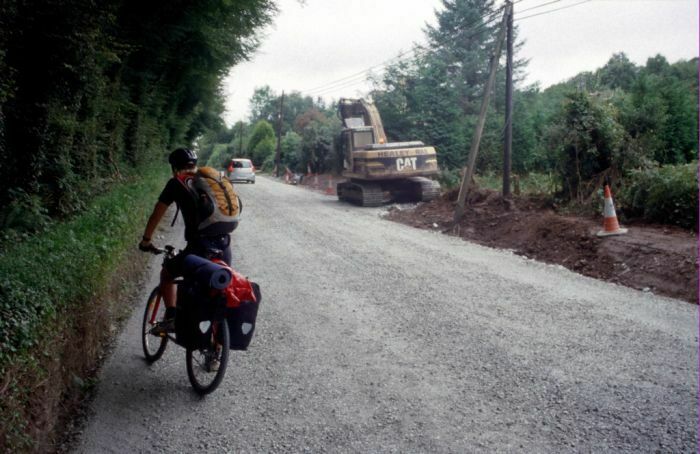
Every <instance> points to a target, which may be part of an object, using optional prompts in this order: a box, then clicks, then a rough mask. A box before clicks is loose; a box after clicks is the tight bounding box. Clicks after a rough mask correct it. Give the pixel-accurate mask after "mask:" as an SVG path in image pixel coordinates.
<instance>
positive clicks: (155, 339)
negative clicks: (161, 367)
mask: <svg viewBox="0 0 700 454" xmlns="http://www.w3.org/2000/svg"><path fill="white" fill-rule="evenodd" d="M159 293H160V287H156V288H154V289H153V291H152V292H151V295H150V296H149V297H148V301H146V309H145V310H144V313H143V322H142V323H141V346H142V347H143V355H144V356H145V357H146V361H148V362H149V363H153V362H155V361H158V360H159V359H160V357H161V356H163V352H165V348H166V347H167V346H168V338H167V337H160V336H155V335H153V334H151V329H153V325H152V324H151V323H150V320H151V316H152V314H153V312H152V311H153V309H154V305H155V302H156V299H157V297H158V294H159ZM158 309H159V312H160V309H163V313H165V302H164V301H162V299H161V302H160V305H159V307H158ZM162 318H163V317H162V316H161V317H157V320H158V321H160V319H162ZM151 342H152V343H153V344H152V345H151Z"/></svg>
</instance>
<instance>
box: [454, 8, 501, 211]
mask: <svg viewBox="0 0 700 454" xmlns="http://www.w3.org/2000/svg"><path fill="white" fill-rule="evenodd" d="M511 9H512V5H511V4H508V5H507V6H506V9H505V13H504V14H503V21H502V22H501V29H500V31H499V32H498V38H497V39H496V49H495V50H494V53H493V55H491V63H490V66H491V68H490V70H489V78H488V82H486V85H484V98H483V99H482V101H481V112H480V113H479V121H478V122H477V124H476V128H475V130H474V136H473V138H472V145H471V149H470V150H469V160H468V161H467V166H466V167H465V168H464V169H463V175H462V184H461V185H460V186H459V196H458V197H457V206H456V207H455V215H454V221H455V222H457V221H459V220H460V219H462V215H463V214H464V201H465V200H466V199H467V192H468V191H469V185H470V184H471V180H472V176H473V175H474V165H475V164H476V155H477V154H478V152H479V142H481V134H482V133H483V132H484V123H485V122H486V109H487V107H488V105H489V96H490V95H491V90H492V89H493V81H494V79H495V78H496V68H497V67H498V59H499V58H501V47H502V46H503V38H504V37H505V34H506V21H507V19H508V14H509V13H510V11H511Z"/></svg>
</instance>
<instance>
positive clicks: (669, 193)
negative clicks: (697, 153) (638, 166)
mask: <svg viewBox="0 0 700 454" xmlns="http://www.w3.org/2000/svg"><path fill="white" fill-rule="evenodd" d="M616 203H617V204H619V206H620V211H621V212H622V213H623V214H624V215H625V216H626V217H628V218H641V219H644V220H646V221H650V222H659V223H662V224H673V225H678V226H681V227H685V228H689V229H697V225H698V163H697V161H695V162H692V163H690V164H682V165H666V166H663V167H654V168H650V169H646V170H639V171H635V172H633V173H632V174H631V175H630V176H629V177H627V178H625V180H624V182H623V184H622V185H621V188H620V189H619V190H618V194H616Z"/></svg>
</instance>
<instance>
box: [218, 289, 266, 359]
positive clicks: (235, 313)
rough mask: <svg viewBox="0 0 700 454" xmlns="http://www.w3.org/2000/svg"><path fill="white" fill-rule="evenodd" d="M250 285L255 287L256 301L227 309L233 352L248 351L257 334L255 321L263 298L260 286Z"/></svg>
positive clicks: (244, 302) (242, 302)
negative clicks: (254, 335) (255, 333)
mask: <svg viewBox="0 0 700 454" xmlns="http://www.w3.org/2000/svg"><path fill="white" fill-rule="evenodd" d="M250 285H251V286H252V287H253V294H254V295H255V301H251V300H244V301H241V304H240V305H239V306H238V307H234V308H231V307H228V308H226V321H227V322H228V331H229V336H230V338H231V350H247V349H248V345H249V344H250V341H251V339H252V338H253V333H254V332H255V320H256V318H257V316H258V307H259V306H260V301H261V299H262V297H261V295H260V286H258V284H256V283H255V282H251V283H250Z"/></svg>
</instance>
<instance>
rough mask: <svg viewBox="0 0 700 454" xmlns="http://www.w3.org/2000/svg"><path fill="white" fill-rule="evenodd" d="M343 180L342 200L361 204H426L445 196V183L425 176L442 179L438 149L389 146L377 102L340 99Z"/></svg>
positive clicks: (403, 144)
mask: <svg viewBox="0 0 700 454" xmlns="http://www.w3.org/2000/svg"><path fill="white" fill-rule="evenodd" d="M338 114H339V116H340V119H341V121H342V122H343V129H342V132H341V137H340V139H341V152H342V154H343V176H344V177H346V178H347V179H348V180H347V181H345V182H342V183H338V185H337V188H336V189H337V192H338V199H339V200H342V201H346V202H350V203H354V204H357V205H361V206H379V205H383V204H385V203H390V202H419V201H423V202H427V201H430V200H433V199H435V198H436V197H438V196H439V195H440V185H439V184H438V183H437V182H436V181H433V180H431V179H430V178H426V177H429V176H432V175H437V173H438V167H437V156H436V154H435V148H434V147H430V146H426V145H425V144H423V142H418V141H415V142H390V143H387V140H386V134H385V133H384V126H383V125H382V119H381V117H380V116H379V112H378V111H377V108H376V107H375V106H374V104H373V103H371V102H369V101H365V100H363V99H349V98H341V99H340V101H339V102H338Z"/></svg>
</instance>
